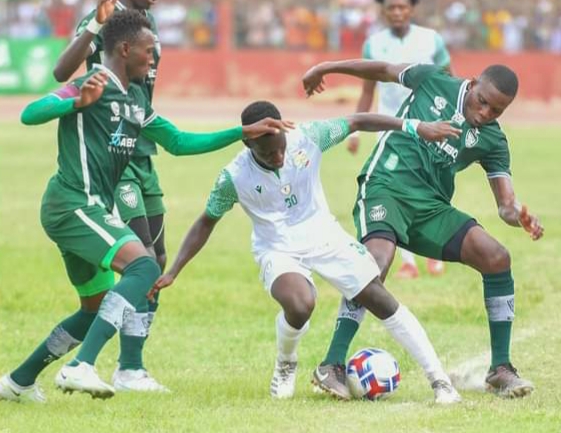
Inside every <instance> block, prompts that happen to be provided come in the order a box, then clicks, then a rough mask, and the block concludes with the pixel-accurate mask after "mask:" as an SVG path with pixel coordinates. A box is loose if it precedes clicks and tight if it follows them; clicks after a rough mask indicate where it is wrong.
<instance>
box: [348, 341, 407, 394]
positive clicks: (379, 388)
mask: <svg viewBox="0 0 561 433" xmlns="http://www.w3.org/2000/svg"><path fill="white" fill-rule="evenodd" d="M400 380H401V377H400V373H399V365H398V364H397V361H396V360H395V358H394V357H393V356H392V355H390V354H389V353H388V352H386V351H385V350H382V349H373V348H368V349H361V350H359V351H358V352H356V353H355V354H354V355H353V356H352V357H351V358H350V359H349V362H348V363H347V386H348V387H349V391H350V392H351V395H352V396H353V397H354V398H359V399H366V400H378V399H380V398H383V397H386V396H388V395H389V394H391V393H392V392H393V391H395V389H396V388H397V387H398V385H399V381H400Z"/></svg>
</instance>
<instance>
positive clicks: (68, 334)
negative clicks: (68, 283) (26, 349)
mask: <svg viewBox="0 0 561 433" xmlns="http://www.w3.org/2000/svg"><path fill="white" fill-rule="evenodd" d="M95 316H96V313H88V312H86V311H83V310H78V311H77V312H76V313H74V314H73V315H72V316H70V317H67V318H66V319H64V320H63V321H62V322H60V323H59V324H58V325H57V326H56V327H55V328H54V329H53V330H52V331H51V333H50V334H49V336H48V337H47V338H46V339H45V341H43V342H42V343H41V344H40V345H39V346H38V347H37V348H36V349H35V351H34V352H33V353H32V354H31V355H30V356H29V357H28V358H27V359H26V360H25V361H24V362H23V363H22V364H21V365H20V366H19V367H18V368H16V369H15V370H14V371H13V372H12V373H11V374H10V377H11V379H12V380H13V381H14V382H15V383H17V384H18V385H20V386H30V385H33V384H34V383H35V380H36V379H37V376H39V374H40V373H41V372H42V371H43V370H44V369H45V368H46V367H47V366H48V365H49V364H50V363H51V362H53V361H55V360H57V359H59V358H60V357H62V356H64V355H66V354H67V353H68V352H70V351H71V350H72V349H74V348H75V347H76V346H78V345H79V344H80V343H81V342H82V340H83V339H84V337H85V336H86V333H87V332H88V329H89V328H90V325H91V324H92V322H93V320H94V319H95Z"/></svg>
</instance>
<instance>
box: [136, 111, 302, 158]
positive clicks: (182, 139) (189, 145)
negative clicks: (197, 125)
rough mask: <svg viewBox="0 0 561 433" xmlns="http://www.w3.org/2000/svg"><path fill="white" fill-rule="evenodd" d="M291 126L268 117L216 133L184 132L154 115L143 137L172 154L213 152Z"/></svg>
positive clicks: (284, 121) (145, 128)
mask: <svg viewBox="0 0 561 433" xmlns="http://www.w3.org/2000/svg"><path fill="white" fill-rule="evenodd" d="M293 127H294V125H293V124H292V122H290V121H286V120H276V119H271V118H269V117H267V118H265V119H261V120H260V121H258V122H255V123H253V124H251V125H245V126H238V127H235V128H230V129H225V130H222V131H218V132H208V133H195V132H183V131H180V130H179V129H177V127H176V126H175V125H174V124H173V123H171V122H170V121H169V120H167V119H164V118H163V117H160V116H155V117H154V119H153V120H152V121H149V123H148V124H147V125H145V126H144V127H143V128H142V131H141V134H142V136H144V137H146V138H148V139H150V140H152V141H155V142H156V143H158V144H159V145H161V146H162V147H163V148H164V149H166V150H167V151H168V152H169V153H171V154H172V155H197V154H201V153H208V152H213V151H215V150H218V149H222V148H223V147H226V146H229V145H230V144H232V143H235V142H236V141H238V140H241V139H243V138H257V137H260V136H262V135H265V134H278V133H279V132H280V131H281V130H283V131H287V130H288V129H290V128H293Z"/></svg>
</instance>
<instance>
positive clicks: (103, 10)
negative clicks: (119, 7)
mask: <svg viewBox="0 0 561 433" xmlns="http://www.w3.org/2000/svg"><path fill="white" fill-rule="evenodd" d="M116 4H117V0H97V9H96V13H95V20H96V21H97V22H98V23H99V24H105V22H106V21H107V20H108V19H109V17H110V16H111V15H113V12H114V11H115V5H116Z"/></svg>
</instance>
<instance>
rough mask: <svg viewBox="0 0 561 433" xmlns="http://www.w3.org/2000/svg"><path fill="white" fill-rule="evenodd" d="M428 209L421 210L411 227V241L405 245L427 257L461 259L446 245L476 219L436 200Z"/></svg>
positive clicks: (453, 260)
mask: <svg viewBox="0 0 561 433" xmlns="http://www.w3.org/2000/svg"><path fill="white" fill-rule="evenodd" d="M427 209H429V210H428V211H426V212H424V213H422V212H419V214H418V217H417V218H416V219H415V220H414V221H413V223H412V225H411V227H410V228H409V243H408V244H405V245H404V246H405V248H407V249H408V250H409V251H411V252H413V253H415V254H419V255H422V256H425V257H431V258H434V259H439V260H446V261H452V262H455V261H460V257H459V255H458V256H457V257H456V255H455V254H451V253H450V252H449V251H448V250H447V248H446V247H447V246H449V245H450V241H451V240H452V239H454V237H455V236H457V234H458V233H459V232H461V231H462V229H463V228H464V227H466V225H469V224H470V222H473V223H474V224H475V220H474V219H473V217H472V216H470V215H468V214H466V213H464V212H462V211H460V210H458V209H456V208H454V207H452V206H451V205H449V204H445V203H439V202H435V203H434V204H433V205H432V206H429V207H428V208H427ZM460 245H461V244H460ZM458 252H459V250H458Z"/></svg>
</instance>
